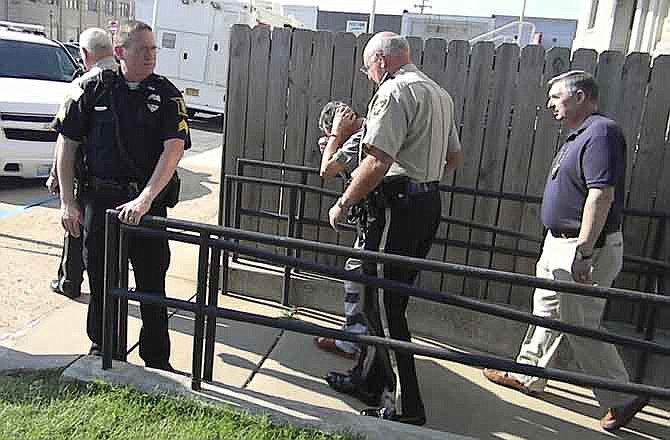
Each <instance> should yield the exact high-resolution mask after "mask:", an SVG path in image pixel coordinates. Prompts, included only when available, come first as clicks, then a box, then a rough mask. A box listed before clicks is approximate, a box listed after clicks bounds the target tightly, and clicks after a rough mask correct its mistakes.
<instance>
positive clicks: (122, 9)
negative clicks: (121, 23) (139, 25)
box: [119, 2, 130, 18]
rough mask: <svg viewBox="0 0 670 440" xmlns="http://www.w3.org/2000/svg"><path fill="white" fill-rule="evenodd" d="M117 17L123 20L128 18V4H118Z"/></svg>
mask: <svg viewBox="0 0 670 440" xmlns="http://www.w3.org/2000/svg"><path fill="white" fill-rule="evenodd" d="M119 15H120V16H121V17H125V18H128V17H130V4H128V3H126V2H119Z"/></svg>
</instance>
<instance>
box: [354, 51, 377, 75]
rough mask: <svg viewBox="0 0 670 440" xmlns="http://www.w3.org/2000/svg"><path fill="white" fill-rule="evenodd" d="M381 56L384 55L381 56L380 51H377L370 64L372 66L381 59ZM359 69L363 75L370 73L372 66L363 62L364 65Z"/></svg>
mask: <svg viewBox="0 0 670 440" xmlns="http://www.w3.org/2000/svg"><path fill="white" fill-rule="evenodd" d="M381 58H382V57H381V56H380V55H379V54H378V53H376V54H375V55H374V58H373V59H372V62H371V63H370V66H372V65H373V64H374V63H376V62H377V61H379V60H380V59H381ZM358 70H359V71H360V72H361V73H362V74H363V75H367V74H368V73H370V67H369V66H366V65H365V64H363V67H361V68H359V69H358Z"/></svg>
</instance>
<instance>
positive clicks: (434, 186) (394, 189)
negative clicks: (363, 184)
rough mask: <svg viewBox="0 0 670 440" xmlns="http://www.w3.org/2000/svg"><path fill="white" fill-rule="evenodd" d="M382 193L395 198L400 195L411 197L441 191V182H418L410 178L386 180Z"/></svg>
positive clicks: (382, 186) (382, 185) (383, 183)
mask: <svg viewBox="0 0 670 440" xmlns="http://www.w3.org/2000/svg"><path fill="white" fill-rule="evenodd" d="M381 189H382V193H383V194H384V196H386V197H393V196H396V195H398V194H404V195H406V196H411V195H415V194H423V193H427V192H432V191H437V190H439V189H440V182H438V181H433V182H417V181H414V180H412V179H410V178H408V177H397V178H390V179H385V180H384V181H383V182H382V184H381Z"/></svg>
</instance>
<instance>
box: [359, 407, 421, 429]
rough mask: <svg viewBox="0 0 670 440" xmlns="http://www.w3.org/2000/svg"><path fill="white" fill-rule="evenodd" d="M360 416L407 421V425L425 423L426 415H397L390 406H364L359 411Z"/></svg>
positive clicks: (400, 421)
mask: <svg viewBox="0 0 670 440" xmlns="http://www.w3.org/2000/svg"><path fill="white" fill-rule="evenodd" d="M361 415H362V416H367V417H375V418H378V419H383V420H391V421H392V422H399V423H407V424H408V425H416V426H423V425H425V424H426V416H408V415H402V414H401V415H398V414H396V413H395V411H394V410H393V409H391V408H384V407H381V408H365V409H364V410H362V411H361Z"/></svg>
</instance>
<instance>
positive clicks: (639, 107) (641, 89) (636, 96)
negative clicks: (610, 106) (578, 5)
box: [615, 53, 651, 191]
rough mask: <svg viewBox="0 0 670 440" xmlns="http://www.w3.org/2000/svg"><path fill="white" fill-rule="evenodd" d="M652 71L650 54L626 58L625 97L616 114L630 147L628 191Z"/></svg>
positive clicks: (623, 79) (624, 69)
mask: <svg viewBox="0 0 670 440" xmlns="http://www.w3.org/2000/svg"><path fill="white" fill-rule="evenodd" d="M650 70H651V57H650V56H649V54H646V53H632V54H630V55H628V56H627V57H626V62H625V64H624V66H623V73H622V79H621V81H622V85H621V88H622V89H623V97H622V98H621V104H620V105H619V107H618V111H617V112H616V113H615V118H616V121H617V122H618V123H619V125H620V126H621V129H622V130H623V134H624V136H625V137H626V144H627V147H628V151H627V154H626V191H628V190H629V189H630V181H631V178H632V177H633V163H634V161H635V148H636V145H637V141H638V135H639V134H640V123H641V119H642V111H643V110H644V102H645V96H646V92H647V84H648V82H649V71H650Z"/></svg>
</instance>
